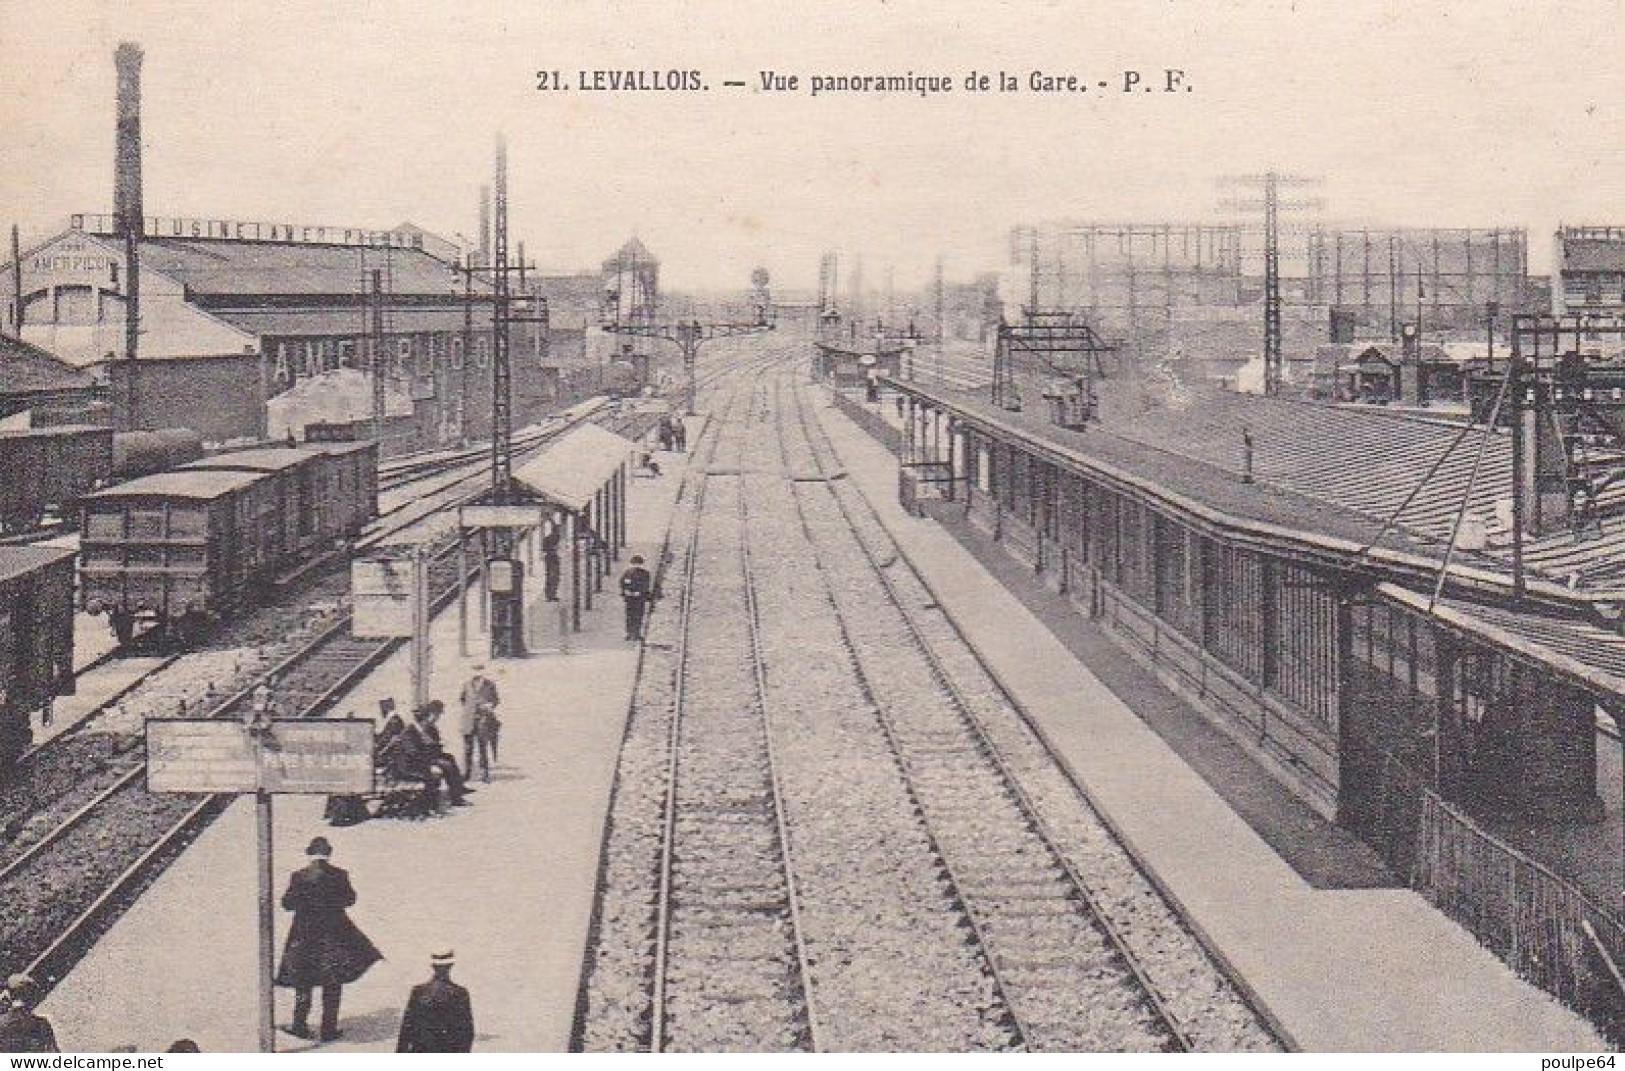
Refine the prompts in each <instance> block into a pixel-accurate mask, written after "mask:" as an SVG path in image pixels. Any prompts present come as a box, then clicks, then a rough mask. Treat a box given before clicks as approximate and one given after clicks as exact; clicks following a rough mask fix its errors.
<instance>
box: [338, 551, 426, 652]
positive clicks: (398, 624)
mask: <svg viewBox="0 0 1625 1071" xmlns="http://www.w3.org/2000/svg"><path fill="white" fill-rule="evenodd" d="M418 589H419V585H418V584H417V583H416V581H415V579H414V561H413V559H412V558H366V559H362V560H359V561H355V562H351V563H350V597H351V601H352V613H351V618H350V633H351V635H353V636H356V637H357V638H360V639H377V640H385V639H395V638H397V637H402V638H404V637H409V636H411V635H412V627H413V624H414V623H415V622H416V620H417V608H416V606H415V599H416V596H417V594H418Z"/></svg>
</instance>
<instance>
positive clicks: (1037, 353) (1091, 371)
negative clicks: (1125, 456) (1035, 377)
mask: <svg viewBox="0 0 1625 1071" xmlns="http://www.w3.org/2000/svg"><path fill="white" fill-rule="evenodd" d="M1121 348H1122V343H1120V342H1115V341H1107V340H1106V339H1103V338H1101V337H1100V335H1099V334H1097V333H1096V332H1095V329H1094V328H1093V327H1091V326H1090V325H1089V323H1088V321H1087V320H1086V319H1085V318H1084V317H1083V316H1082V315H1081V314H1079V313H1074V312H1069V311H1066V310H1063V309H1034V308H1031V307H1025V308H1023V309H1022V320H1021V322H1020V323H1015V324H1010V323H1005V322H1003V321H1002V320H1001V321H1000V323H999V333H998V340H997V344H996V346H995V348H994V351H993V387H992V393H993V404H994V405H997V406H999V407H1000V408H1002V409H1009V410H1012V411H1018V410H1020V409H1021V394H1020V389H1019V387H1018V386H1017V383H1016V361H1017V359H1018V355H1026V356H1027V357H1028V358H1029V360H1030V361H1031V364H1032V369H1031V370H1032V372H1034V373H1037V374H1044V373H1048V374H1050V375H1054V376H1057V377H1059V378H1061V379H1064V380H1066V381H1067V383H1068V387H1069V389H1070V390H1073V391H1075V392H1076V398H1077V405H1076V409H1075V412H1074V413H1073V414H1072V416H1071V417H1070V418H1069V419H1067V420H1066V421H1064V422H1063V423H1064V424H1065V426H1067V427H1074V428H1082V427H1083V426H1084V424H1086V423H1087V422H1088V421H1089V420H1090V419H1092V418H1093V416H1094V412H1095V402H1096V395H1095V381H1096V380H1097V379H1104V378H1105V374H1106V370H1105V367H1104V365H1103V363H1102V361H1101V358H1102V357H1104V356H1105V355H1107V354H1113V355H1115V354H1116V353H1118V351H1119V350H1121Z"/></svg>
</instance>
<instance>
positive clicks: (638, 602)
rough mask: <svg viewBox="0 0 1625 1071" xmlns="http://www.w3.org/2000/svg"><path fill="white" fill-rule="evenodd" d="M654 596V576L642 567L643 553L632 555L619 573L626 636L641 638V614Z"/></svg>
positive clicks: (633, 638)
mask: <svg viewBox="0 0 1625 1071" xmlns="http://www.w3.org/2000/svg"><path fill="white" fill-rule="evenodd" d="M653 597H654V578H653V577H652V576H650V575H649V570H647V569H645V568H644V567H643V555H641V554H634V555H632V562H631V564H630V565H628V566H627V567H626V571H625V572H624V573H622V574H621V601H622V602H624V603H625V604H626V638H627V639H629V640H641V639H642V638H643V615H644V614H645V613H646V612H647V611H648V609H649V601H650V600H651V599H652V598H653Z"/></svg>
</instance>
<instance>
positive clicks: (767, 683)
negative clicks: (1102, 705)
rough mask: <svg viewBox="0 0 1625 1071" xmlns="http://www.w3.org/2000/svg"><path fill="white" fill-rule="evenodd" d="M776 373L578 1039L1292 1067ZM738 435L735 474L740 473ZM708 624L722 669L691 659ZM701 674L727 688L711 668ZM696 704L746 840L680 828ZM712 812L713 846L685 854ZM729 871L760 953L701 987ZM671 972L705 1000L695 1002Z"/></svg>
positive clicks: (730, 490)
mask: <svg viewBox="0 0 1625 1071" xmlns="http://www.w3.org/2000/svg"><path fill="white" fill-rule="evenodd" d="M778 363H779V365H780V367H778V368H774V367H773V362H763V363H760V364H757V365H752V366H746V367H744V368H740V369H736V370H735V371H738V372H743V373H745V376H744V377H742V378H761V376H762V374H764V373H765V374H766V379H765V380H764V381H762V382H758V383H757V384H756V385H755V386H754V387H753V388H752V392H751V393H750V394H749V395H748V396H746V395H743V394H740V395H737V396H738V397H748V402H747V404H745V405H743V406H740V405H737V404H733V403H730V405H729V406H728V407H727V408H726V409H724V410H723V411H722V415H721V419H720V420H719V422H718V423H717V424H716V425H713V428H712V432H713V433H714V436H715V437H714V438H713V439H711V440H710V442H709V443H708V444H707V446H708V449H707V452H706V454H705V455H704V458H703V463H704V464H705V465H706V469H705V472H706V473H707V474H708V475H705V476H703V477H701V480H700V484H699V485H700V487H701V488H702V490H701V491H700V492H699V493H698V494H696V495H695V496H694V499H693V500H691V501H690V503H689V511H688V515H687V516H686V517H684V516H682V515H680V518H681V519H680V521H679V524H680V526H681V527H682V530H683V531H684V532H686V533H687V534H686V537H685V538H684V539H683V540H682V541H680V543H679V544H677V545H676V548H677V549H676V550H675V552H674V558H675V561H676V562H677V563H678V567H676V568H674V580H675V581H676V582H677V583H681V584H683V585H685V587H684V594H683V602H682V605H681V607H680V611H681V612H680V613H679V614H678V615H677V618H678V620H677V621H676V622H672V621H671V620H669V619H668V620H667V621H666V622H664V625H663V626H662V623H661V621H660V618H659V617H657V618H656V620H655V624H656V626H662V627H656V628H655V629H653V630H652V631H651V635H650V638H649V643H648V645H647V647H646V648H645V654H644V662H643V666H642V669H643V672H642V673H640V678H639V685H638V692H637V694H636V695H635V697H634V708H633V711H632V717H631V718H630V719H629V722H628V728H627V735H626V739H625V742H624V744H623V750H622V756H621V763H620V766H619V768H618V770H617V779H616V787H615V793H614V800H613V803H612V808H611V814H610V818H609V823H608V828H607V830H606V838H605V844H604V852H603V859H602V877H601V882H600V894H599V900H598V903H597V904H596V905H595V914H594V920H593V932H592V935H591V939H590V940H589V948H588V956H587V960H586V962H585V963H584V967H583V985H582V991H581V992H582V996H581V1001H580V1004H579V1006H578V1010H577V1024H576V1032H575V1037H574V1039H573V1046H574V1047H576V1048H583V1049H589V1050H602V1049H611V1050H615V1049H620V1050H624V1049H633V1048H644V1047H649V1048H662V1047H670V1048H709V1049H717V1048H751V1049H760V1050H766V1049H781V1048H787V1047H797V1048H819V1049H825V1048H827V1049H832V1050H844V1049H856V1050H880V1049H934V1050H940V1051H958V1050H964V1049H1026V1050H1065V1051H1076V1050H1095V1051H1100V1050H1108V1051H1123V1050H1148V1051H1167V1050H1186V1049H1208V1050H1220V1051H1228V1050H1235V1049H1271V1048H1275V1047H1278V1046H1277V1045H1276V1043H1275V1041H1274V1039H1273V1038H1272V1037H1271V1036H1270V1034H1269V1033H1268V1030H1267V1029H1266V1028H1265V1027H1264V1026H1263V1024H1262V1022H1261V1021H1260V1020H1259V1019H1258V1018H1257V1017H1256V1016H1255V1015H1254V1013H1253V1012H1252V1010H1251V1008H1250V1007H1248V1006H1247V1005H1246V1003H1245V1001H1244V1000H1243V999H1242V998H1241V997H1240V996H1239V994H1238V993H1237V992H1236V991H1235V990H1234V989H1233V988H1232V987H1231V986H1230V984H1229V982H1228V980H1227V979H1226V978H1225V977H1224V975H1223V973H1222V971H1221V970H1220V969H1219V968H1218V967H1217V966H1216V965H1215V964H1214V963H1213V962H1212V961H1211V960H1210V959H1209V958H1208V957H1207V955H1206V953H1205V951H1204V950H1203V949H1202V948H1201V947H1200V945H1199V944H1198V943H1197V942H1196V941H1195V939H1194V938H1193V937H1192V936H1191V935H1190V933H1189V932H1188V931H1187V930H1186V929H1185V928H1184V925H1183V922H1182V921H1181V920H1180V919H1179V917H1178V916H1177V913H1175V912H1174V911H1173V909H1172V908H1170V907H1169V906H1168V904H1167V903H1166V902H1165V901H1164V900H1163V899H1162V897H1161V896H1160V895H1159V893H1158V891H1157V890H1156V889H1155V887H1154V885H1153V883H1151V882H1150V881H1148V880H1147V879H1146V877H1145V875H1143V874H1142V873H1140V872H1139V871H1138V870H1137V868H1136V866H1135V864H1134V862H1133V860H1132V858H1131V857H1130V856H1128V855H1127V853H1126V852H1125V851H1124V850H1123V849H1122V847H1121V846H1120V845H1117V844H1115V843H1112V838H1111V834H1110V832H1109V830H1108V829H1107V828H1106V827H1105V826H1104V825H1103V824H1102V823H1101V822H1100V821H1099V819H1098V816H1092V814H1086V813H1085V812H1086V811H1087V809H1088V805H1087V801H1086V800H1084V799H1083V798H1082V797H1081V792H1080V791H1079V790H1078V789H1077V787H1076V786H1075V785H1073V784H1072V783H1071V782H1070V779H1069V778H1068V777H1067V776H1066V775H1065V773H1064V771H1063V770H1062V769H1061V768H1060V766H1059V765H1058V763H1057V762H1056V761H1055V759H1054V756H1053V754H1051V753H1050V751H1049V749H1048V747H1047V745H1046V743H1045V742H1044V741H1043V740H1042V739H1041V738H1040V737H1039V736H1038V735H1037V734H1036V733H1034V732H1032V731H1031V729H1030V727H1029V726H1028V725H1027V724H1026V723H1025V722H1024V720H1023V718H1024V715H1022V714H1021V712H1020V711H1019V710H1018V709H1016V708H1015V706H1014V704H1013V702H1011V701H1010V700H1009V697H1008V696H1007V695H1005V694H1004V693H1002V692H1001V691H1000V690H999V689H998V686H997V682H996V681H995V680H994V679H993V678H992V677H991V674H989V673H987V671H986V668H985V666H983V665H982V664H981V663H980V660H979V657H978V656H977V655H976V654H975V652H974V651H973V650H972V649H970V648H969V646H968V644H967V643H966V642H965V640H964V638H963V636H961V635H959V634H958V633H957V632H956V631H955V630H953V629H952V628H951V627H950V626H951V621H950V620H949V619H947V618H946V616H945V615H943V614H941V612H940V610H939V609H938V608H937V607H936V604H935V600H934V597H933V596H932V595H931V594H930V593H929V591H928V589H926V588H925V587H924V582H923V580H920V579H919V578H918V577H917V575H916V574H914V573H913V572H912V567H911V566H909V565H908V563H907V562H906V560H905V559H903V558H902V557H901V554H900V551H899V550H898V548H897V547H896V545H895V544H894V543H892V542H891V541H890V539H889V535H888V534H886V533H885V531H884V529H883V528H881V527H880V526H879V519H878V516H875V515H872V514H871V515H864V514H863V513H862V512H861V511H862V509H865V508H867V507H868V503H867V502H866V501H863V500H862V499H861V496H859V495H858V493H857V492H856V491H853V490H852V489H851V488H850V486H849V485H846V483H845V481H844V480H843V479H842V477H843V476H844V473H843V472H841V471H840V469H839V463H838V461H837V460H836V458H835V456H834V454H833V450H832V448H831V447H830V446H829V444H828V442H827V441H826V440H824V439H823V438H822V429H821V428H818V427H817V426H816V424H815V421H813V420H810V419H809V416H808V413H807V411H806V407H805V402H804V399H803V398H802V397H801V392H800V388H799V385H798V384H797V383H796V382H795V375H794V373H793V372H786V371H785V370H784V369H783V367H782V365H783V361H782V360H781V361H780V362H778ZM718 442H725V443H728V444H729V445H730V446H731V445H732V444H734V443H735V442H737V443H738V444H739V449H738V452H737V457H735V456H734V451H733V450H729V451H727V452H726V453H724V454H723V455H722V457H721V459H720V460H719V459H718V447H717V444H718ZM701 460H702V459H701V458H698V457H697V458H696V461H697V462H700V461H701ZM702 507H703V508H702ZM734 514H738V518H737V519H735V517H734V516H732V515H734ZM735 525H737V526H738V528H739V532H738V536H737V549H735V545H734V544H731V543H730V542H729V533H730V532H731V531H732V529H733V528H734V526H735ZM763 547H765V548H770V549H769V553H770V554H771V555H772V556H773V557H772V559H771V560H768V561H763V560H760V555H759V554H757V553H754V551H753V548H763ZM741 559H743V562H742V564H743V568H741ZM741 573H742V574H743V576H742V578H741ZM910 580H912V581H913V583H910V582H909V581H910ZM741 584H742V587H741ZM674 586H675V585H674ZM696 587H697V588H698V589H699V592H700V593H699V594H698V595H696V594H695V591H694V589H695V588H696ZM696 600H698V601H696ZM741 604H742V605H741ZM696 615H698V618H696ZM661 616H664V615H661ZM723 617H731V618H733V619H735V620H733V621H732V622H731V623H730V622H726V621H715V620H711V619H714V618H723ZM697 625H698V626H699V627H701V628H704V629H709V630H710V631H711V633H713V634H714V635H715V636H716V641H715V647H716V648H717V649H716V650H715V651H713V645H712V641H711V640H710V639H706V640H705V641H704V642H703V643H702V644H701V645H700V646H698V647H696V648H695V649H694V652H693V654H692V655H691V654H690V651H689V649H688V645H689V644H690V643H692V642H694V641H693V638H692V637H693V636H696V635H699V633H698V632H695V631H693V630H695V629H696V626H697ZM742 653H746V654H748V655H749V658H748V659H747V658H741V654H742ZM691 657H693V658H702V657H703V658H704V659H705V661H706V662H707V663H708V665H709V666H710V667H711V675H710V676H709V677H699V676H692V675H690V674H689V673H688V672H687V671H686V670H685V668H684V667H685V665H686V664H687V662H688V661H689V660H690V658H691ZM747 667H752V669H753V671H752V673H751V676H752V677H754V680H746V679H745V677H746V669H747ZM702 692H703V693H708V694H709V695H710V696H711V698H710V700H709V701H710V702H711V703H714V704H721V705H723V706H724V707H726V709H727V712H728V713H727V714H726V716H725V717H723V718H722V719H719V721H718V722H717V725H718V726H719V727H725V728H726V730H727V731H726V732H725V733H719V734H718V736H717V738H715V739H713V738H711V737H709V736H703V735H701V734H698V733H695V734H693V735H692V736H689V737H688V738H687V741H688V742H689V743H692V744H695V745H700V746H704V747H707V748H709V749H711V751H712V754H711V756H710V757H709V758H708V759H707V760H705V770H706V771H707V773H708V774H714V775H715V776H716V777H718V778H721V777H723V776H724V774H726V778H727V780H728V782H729V784H730V785H731V787H732V788H733V790H734V791H736V792H738V793H739V794H741V796H743V797H744V798H745V799H747V800H748V801H749V803H750V805H751V808H752V809H751V811H750V818H749V820H748V821H747V820H742V819H740V818H739V816H738V815H737V813H736V812H734V811H728V810H725V809H716V810H714V811H710V812H708V811H704V810H693V809H685V806H684V798H683V789H684V782H683V777H682V773H681V771H682V769H683V768H684V766H685V764H691V763H694V761H695V759H694V757H693V756H692V755H690V754H689V753H688V751H687V750H686V749H685V747H684V742H685V738H684V735H683V733H684V731H685V730H684V728H683V727H684V726H685V725H693V724H695V722H694V721H693V720H691V719H693V717H694V715H693V714H692V713H682V712H683V711H684V710H685V709H686V708H689V707H690V706H696V705H697V704H699V703H700V702H702V700H701V699H700V698H699V694H700V693H702ZM759 734H760V735H759ZM656 781H658V783H660V784H662V785H664V786H665V795H664V796H663V797H661V798H655V797H654V794H653V793H652V792H650V791H649V788H648V784H649V783H650V782H656ZM690 787H692V786H690ZM770 800H771V805H769V801H770ZM696 814H699V815H702V816H703V817H704V818H705V820H706V821H707V822H708V823H709V825H710V826H711V829H710V831H709V833H708V834H707V837H708V838H709V839H706V840H703V841H699V840H691V843H692V844H693V845H694V846H693V847H688V846H686V845H685V844H684V842H683V840H682V839H681V836H679V834H685V828H684V823H685V822H691V820H692V817H693V816H694V815H696ZM769 814H772V815H774V816H775V821H774V822H772V823H769V822H768V821H767V816H768V815H769ZM1091 823H1092V824H1091ZM667 830H675V833H673V834H671V835H667ZM686 835H687V836H689V837H690V838H693V836H694V834H693V832H692V831H686ZM734 837H743V838H746V841H747V843H745V844H744V846H739V845H737V844H736V843H735V841H734V840H732V839H730V838H734ZM685 852H691V853H694V854H696V855H697V856H699V857H700V858H699V859H698V861H697V864H695V865H702V866H703V865H705V864H710V863H713V862H715V861H716V860H719V859H720V860H722V865H719V866H718V867H717V868H716V870H715V873H716V874H718V875H722V876H723V886H722V889H723V891H721V892H718V891H717V890H716V889H713V888H710V887H708V886H706V885H704V884H700V885H698V886H695V887H692V888H689V889H686V890H685V889H684V888H683V887H682V885H681V884H680V882H676V883H674V882H670V881H669V880H668V869H667V863H666V860H668V859H669V858H672V857H675V858H677V859H679V860H681V859H682V858H684V853H685ZM729 866H743V867H744V869H745V872H746V873H747V874H748V875H749V879H748V882H746V881H743V880H741V882H740V884H739V885H738V887H739V888H741V889H749V890H750V893H751V895H750V896H749V897H747V901H748V902H750V903H753V904H754V905H755V906H756V907H757V909H758V911H759V914H760V917H758V918H755V919H753V920H751V921H752V923H754V924H756V925H755V926H750V927H747V926H745V925H744V924H733V923H729V922H727V921H726V912H725V911H715V912H713V915H714V919H713V920H714V921H718V922H720V923H721V924H722V925H739V926H740V929H739V930H738V931H737V932H738V933H740V934H744V933H747V932H749V933H751V934H752V937H753V939H751V940H739V941H736V942H734V943H733V944H731V945H730V946H728V947H726V948H717V947H716V946H715V944H714V943H712V944H708V945H707V946H706V954H705V956H703V957H702V958H701V962H703V964H704V971H703V972H699V973H700V974H702V975H703V978H704V982H697V981H696V980H695V978H696V972H695V971H693V970H690V969H688V968H687V967H686V966H681V965H680V968H679V969H678V970H676V971H673V970H672V965H673V961H672V960H671V959H670V951H671V948H672V947H675V946H670V945H669V944H668V946H667V947H666V948H662V947H661V945H662V942H663V940H664V938H662V936H661V934H662V933H664V932H665V931H664V927H667V926H669V925H670V920H671V919H672V918H681V917H682V916H683V912H684V911H690V910H693V909H692V908H689V907H687V906H685V904H684V898H685V897H688V898H693V897H694V896H695V895H696V894H698V899H699V901H700V903H701V904H702V905H704V904H709V905H722V906H723V907H725V908H726V907H729V906H731V904H730V901H729V900H728V897H727V892H726V890H727V889H729V888H732V887H733V886H731V885H729V884H728V881H727V878H726V875H727V874H728V873H729V870H728V867H729ZM651 874H658V875H660V877H661V880H660V882H659V883H658V884H651V883H652V882H653V879H652V878H651V877H650V876H649V875H651ZM670 874H672V875H673V876H676V877H680V876H681V871H680V870H677V871H671V872H670ZM781 874H782V876H781ZM651 905H652V906H651ZM765 920H772V921H775V922H777V923H778V927H777V929H776V930H769V929H768V928H767V927H766V926H761V925H760V924H761V923H763V922H764V921H765ZM757 927H759V928H757ZM967 935H969V939H968V941H967ZM708 939H709V935H708ZM651 963H653V964H654V967H653V970H652V972H651V968H650V964H651ZM668 974H669V975H670V976H671V977H672V978H675V979H676V980H677V984H680V985H687V986H689V987H690V990H689V992H690V993H693V994H696V996H695V997H694V999H692V1000H685V999H674V997H676V995H677V993H678V989H677V987H676V985H674V983H673V982H672V981H670V980H663V979H666V977H667V975H668ZM797 977H799V979H800V981H799V985H795V984H789V983H787V981H786V980H791V981H793V980H794V979H796V978H797ZM746 1006H748V1007H749V1009H750V1010H749V1012H747V1011H745V1010H743V1009H744V1008H745V1007H746ZM684 1017H686V1018H684ZM803 1022H805V1023H806V1024H807V1028H806V1029H805V1030H804V1031H803V1032H802V1033H801V1034H800V1035H799V1036H798V1035H796V1033H795V1030H794V1028H793V1027H790V1026H787V1025H786V1024H792V1023H793V1024H796V1025H798V1026H799V1025H800V1024H801V1023H803Z"/></svg>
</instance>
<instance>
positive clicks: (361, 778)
mask: <svg viewBox="0 0 1625 1071" xmlns="http://www.w3.org/2000/svg"><path fill="white" fill-rule="evenodd" d="M266 709H269V708H268V707H267V708H266ZM259 713H261V711H257V710H256V711H255V712H251V715H250V721H249V723H247V724H245V723H243V722H239V721H227V720H220V719H209V718H153V719H151V720H149V721H148V722H147V790H148V791H150V792H211V793H213V792H219V793H227V792H229V793H253V794H254V826H255V840H256V842H257V844H258V849H259V850H258V856H259V858H258V860H257V865H256V867H255V870H256V871H257V872H258V874H259V929H260V935H259V980H260V1009H259V1027H260V1051H261V1052H275V1051H276V1024H275V1021H274V1013H275V1009H276V1001H275V996H274V993H275V987H274V985H273V982H272V975H271V971H272V967H273V961H274V957H275V948H274V947H273V937H274V935H275V922H276V911H275V904H274V902H273V900H272V897H273V895H274V893H275V889H274V882H275V880H276V877H275V875H274V874H272V873H271V799H272V796H273V795H276V794H287V793H317V794H321V795H329V794H357V793H365V792H370V791H372V770H373V767H372V722H370V721H368V720H366V719H364V718H331V719H329V718H309V719H298V718H274V719H271V720H268V721H267V720H262V719H260V718H259V717H258V716H257V715H258V714H259Z"/></svg>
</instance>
